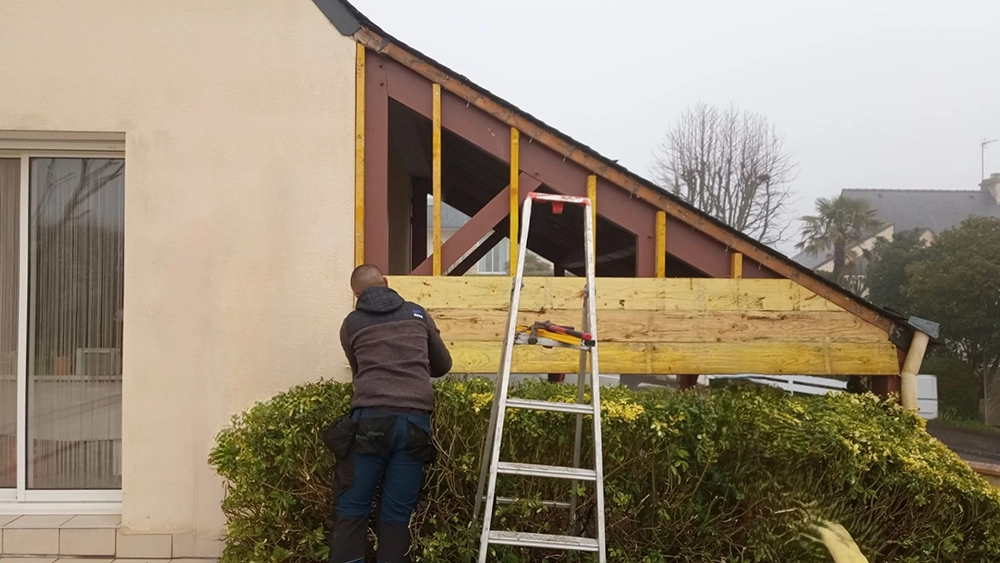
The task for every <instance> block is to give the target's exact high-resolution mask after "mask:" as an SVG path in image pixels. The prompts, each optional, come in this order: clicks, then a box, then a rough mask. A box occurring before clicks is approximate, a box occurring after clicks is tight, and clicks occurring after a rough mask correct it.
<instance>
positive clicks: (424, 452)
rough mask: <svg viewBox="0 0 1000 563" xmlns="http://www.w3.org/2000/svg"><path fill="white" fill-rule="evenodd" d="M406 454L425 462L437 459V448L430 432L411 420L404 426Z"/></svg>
mask: <svg viewBox="0 0 1000 563" xmlns="http://www.w3.org/2000/svg"><path fill="white" fill-rule="evenodd" d="M406 455H408V456H410V457H412V458H413V459H416V460H419V461H422V462H424V463H426V464H431V463H434V462H435V461H436V460H437V448H435V447H434V442H433V440H431V434H430V432H428V431H427V430H425V429H424V428H422V427H421V426H419V425H417V424H414V423H412V422H410V423H408V424H407V426H406Z"/></svg>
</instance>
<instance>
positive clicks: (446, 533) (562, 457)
mask: <svg viewBox="0 0 1000 563" xmlns="http://www.w3.org/2000/svg"><path fill="white" fill-rule="evenodd" d="M435 389H436V397H437V411H436V414H435V417H434V429H435V432H436V436H435V438H436V442H437V446H438V448H439V450H440V454H441V455H440V456H439V461H438V463H437V464H436V465H435V466H434V467H433V469H432V470H431V471H430V472H429V474H428V476H427V479H426V484H425V489H426V490H425V493H424V496H423V500H422V501H421V504H420V507H419V508H418V514H417V515H416V517H415V520H414V523H413V527H414V531H415V559H416V560H417V561H425V562H462V561H472V560H474V556H475V554H476V551H477V540H478V530H477V529H476V526H475V525H474V524H470V522H471V521H472V506H473V503H472V500H473V498H474V496H475V491H476V480H477V478H478V470H479V456H480V448H481V447H482V446H481V444H482V439H483V434H484V431H485V428H486V424H487V420H488V417H489V408H490V401H491V397H492V384H491V383H489V382H488V381H485V380H480V379H473V380H468V381H459V380H446V381H443V382H441V383H440V384H438V385H436V386H435ZM350 392H351V388H350V386H349V385H343V384H336V383H327V382H320V383H312V384H308V385H304V386H300V387H296V388H294V389H291V390H289V391H288V392H285V393H282V394H280V395H278V396H277V397H274V398H273V399H271V400H270V401H267V402H264V403H260V404H258V405H256V406H254V407H253V408H252V409H250V410H249V411H248V412H246V413H244V414H241V415H238V416H236V417H234V418H233V421H232V426H231V427H230V428H228V429H226V430H224V431H223V432H222V433H221V434H220V435H219V437H218V443H217V446H216V448H215V449H214V450H213V452H212V454H211V463H212V464H213V466H214V467H215V468H216V469H217V471H218V472H219V473H220V474H221V475H222V476H223V477H224V478H225V480H226V483H227V494H226V498H225V500H224V502H223V510H224V512H225V514H226V516H227V517H228V538H227V545H226V550H225V555H224V557H223V561H225V562H230V563H236V562H240V563H247V562H263V561H268V562H296V563H297V562H306V561H317V562H318V561H324V558H325V557H326V554H327V543H326V531H327V530H328V528H329V526H330V523H331V520H332V513H333V506H332V502H331V498H330V481H331V477H330V476H331V471H332V465H333V460H332V459H331V455H330V454H328V453H327V451H326V450H325V448H324V446H323V445H322V442H321V441H320V437H319V431H320V429H321V428H323V427H324V426H325V425H326V424H327V423H329V422H330V421H332V420H333V419H334V418H336V417H337V416H339V415H340V414H341V413H343V412H345V411H346V410H347V408H348V404H349V397H350ZM574 393H575V389H574V388H573V387H571V386H568V385H550V384H547V383H528V384H525V385H522V386H521V387H519V388H518V389H517V391H516V393H515V395H518V396H522V397H529V398H536V399H550V400H567V401H568V400H572V396H573V394H574ZM602 400H603V401H602V402H603V412H604V413H605V414H604V447H605V473H606V477H605V480H606V482H605V498H606V501H607V502H606V504H607V512H606V513H607V524H608V530H607V532H608V541H609V560H611V561H618V562H643V563H646V562H649V563H652V562H656V561H733V562H735V561H782V562H790V561H797V562H809V561H829V555H828V554H826V552H825V551H824V548H823V547H822V545H820V544H818V543H816V542H815V541H814V540H813V539H811V538H810V529H811V528H810V526H809V523H810V522H813V521H815V520H816V519H824V520H831V521H834V522H839V523H840V524H842V525H844V526H845V527H846V529H847V530H848V531H849V532H850V533H851V534H852V535H853V536H854V539H855V540H856V541H857V542H858V544H859V545H860V546H861V548H862V551H863V552H864V553H865V555H867V556H868V557H869V559H870V560H871V561H872V562H873V563H874V562H876V561H877V562H884V561H906V562H911V561H912V562H917V561H977V562H978V561H1000V494H998V492H997V491H996V490H995V489H993V488H992V487H991V486H989V485H988V484H987V483H986V482H985V481H984V480H982V479H981V478H980V477H979V476H977V475H976V474H974V473H973V472H972V471H971V470H970V469H969V468H968V466H966V465H965V464H964V463H963V462H962V461H961V460H960V459H959V458H958V457H957V456H955V455H954V454H952V453H951V452H950V451H949V450H947V449H946V448H945V447H944V446H942V445H941V444H940V443H939V442H937V441H936V440H935V439H933V438H932V437H930V436H929V435H928V434H927V433H926V432H925V431H924V424H923V421H922V420H921V419H919V418H918V417H916V416H915V415H912V414H909V413H904V412H901V411H900V409H899V408H898V407H897V406H895V405H894V404H891V403H883V402H880V401H879V400H878V399H877V398H875V397H874V396H872V395H848V394H844V395H840V396H836V397H812V398H801V397H794V398H793V397H790V396H788V395H786V394H784V393H781V392H780V391H775V390H769V389H760V388H752V389H751V388H744V387H741V386H735V387H731V388H726V389H719V390H712V391H710V392H685V393H680V394H676V393H670V392H667V391H663V392H660V391H642V392H639V393H633V392H631V391H629V390H627V389H626V388H624V387H617V388H608V389H606V390H605V391H602ZM508 421H509V427H508V430H507V432H506V436H505V440H504V442H505V444H504V446H505V448H504V449H505V452H504V458H505V459H510V460H514V461H535V462H539V461H541V462H545V463H551V464H567V465H568V464H570V458H571V448H572V445H571V441H572V438H571V436H572V430H573V427H574V424H575V422H574V421H575V418H574V416H572V415H565V414H559V413H546V412H538V413H536V412H531V411H508ZM588 462H589V460H588ZM512 479H513V478H508V479H504V480H503V481H501V486H500V488H501V493H502V494H505V495H508V496H515V495H516V496H517V497H518V498H525V499H532V500H529V501H524V502H521V503H518V504H515V505H511V506H507V507H501V508H500V509H499V510H498V513H497V514H498V517H497V519H498V521H499V522H500V523H501V525H502V526H504V527H509V528H514V527H516V528H518V529H520V530H523V531H536V532H549V533H563V532H564V531H565V530H564V528H565V526H566V521H567V517H566V512H565V511H563V510H560V509H556V508H553V509H547V508H545V507H543V506H542V505H540V504H539V503H538V502H536V501H537V500H538V499H542V498H547V499H565V498H566V495H567V494H568V490H567V489H568V485H567V484H565V482H553V481H545V480H523V479H522V480H518V481H514V480H512ZM515 486H516V487H517V488H516V490H515V489H514V488H513V487H515ZM589 492H590V493H592V491H589ZM584 495H585V496H584V498H583V499H582V500H581V511H582V513H583V514H590V513H591V512H590V508H591V506H592V500H593V499H592V496H588V495H587V492H586V491H585V492H584ZM499 551H500V552H499V553H497V556H498V557H497V558H496V559H493V560H496V561H504V562H516V561H541V560H553V559H558V556H557V555H554V554H546V553H540V552H528V551H519V550H516V549H501V550H499Z"/></svg>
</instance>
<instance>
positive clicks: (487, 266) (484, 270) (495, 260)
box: [476, 239, 510, 275]
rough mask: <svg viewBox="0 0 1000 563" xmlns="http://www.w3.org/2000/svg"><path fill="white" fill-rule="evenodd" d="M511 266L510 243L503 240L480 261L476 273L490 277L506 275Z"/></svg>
mask: <svg viewBox="0 0 1000 563" xmlns="http://www.w3.org/2000/svg"><path fill="white" fill-rule="evenodd" d="M509 265H510V241H509V240H508V239H503V240H502V241H500V242H499V243H497V245H496V246H494V247H493V248H492V249H490V251H489V253H487V254H486V256H483V257H482V258H480V259H479V263H478V264H477V265H476V273H479V274H490V275H506V274H507V268H508V266H509Z"/></svg>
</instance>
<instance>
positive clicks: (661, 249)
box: [656, 211, 667, 278]
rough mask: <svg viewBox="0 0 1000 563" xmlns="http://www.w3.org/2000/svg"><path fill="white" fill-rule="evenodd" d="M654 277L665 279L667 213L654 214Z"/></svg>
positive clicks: (658, 212)
mask: <svg viewBox="0 0 1000 563" xmlns="http://www.w3.org/2000/svg"><path fill="white" fill-rule="evenodd" d="M656 277H658V278H665V277H667V212H666V211H657V212H656Z"/></svg>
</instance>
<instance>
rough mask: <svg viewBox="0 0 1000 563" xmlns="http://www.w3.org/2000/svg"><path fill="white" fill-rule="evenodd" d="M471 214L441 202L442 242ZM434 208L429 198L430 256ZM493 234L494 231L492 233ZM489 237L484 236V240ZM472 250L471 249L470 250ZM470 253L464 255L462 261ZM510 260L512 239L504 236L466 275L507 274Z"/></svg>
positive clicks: (432, 245) (428, 253) (428, 238)
mask: <svg viewBox="0 0 1000 563" xmlns="http://www.w3.org/2000/svg"><path fill="white" fill-rule="evenodd" d="M468 222H469V216H468V215H466V214H465V213H462V212H461V211H459V210H457V209H455V208H454V207H452V206H450V205H448V204H447V203H442V204H441V242H442V243H444V242H447V240H448V239H450V238H451V236H452V235H454V234H455V233H457V232H458V230H459V229H461V228H462V227H463V226H464V225H465V224H466V223H468ZM433 225H434V208H433V204H432V201H431V199H430V198H428V200H427V256H430V255H431V254H432V252H433V248H434V228H433ZM490 234H492V232H491V233H490ZM486 238H488V236H487V237H484V240H485V239H486ZM470 252H471V251H470ZM468 254H469V253H466V254H465V255H463V256H462V258H461V259H459V260H458V262H461V261H462V259H464V258H465V257H466V256H467V255H468ZM508 262H510V239H507V238H504V239H502V240H501V241H500V242H498V243H497V244H496V245H495V246H494V247H493V248H492V249H491V250H490V251H489V252H487V253H486V255H485V256H483V257H482V258H480V259H479V260H478V261H477V262H476V263H475V265H474V266H472V267H471V268H470V269H469V270H468V271H467V272H465V275H501V274H507V273H508V272H507V266H508Z"/></svg>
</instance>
